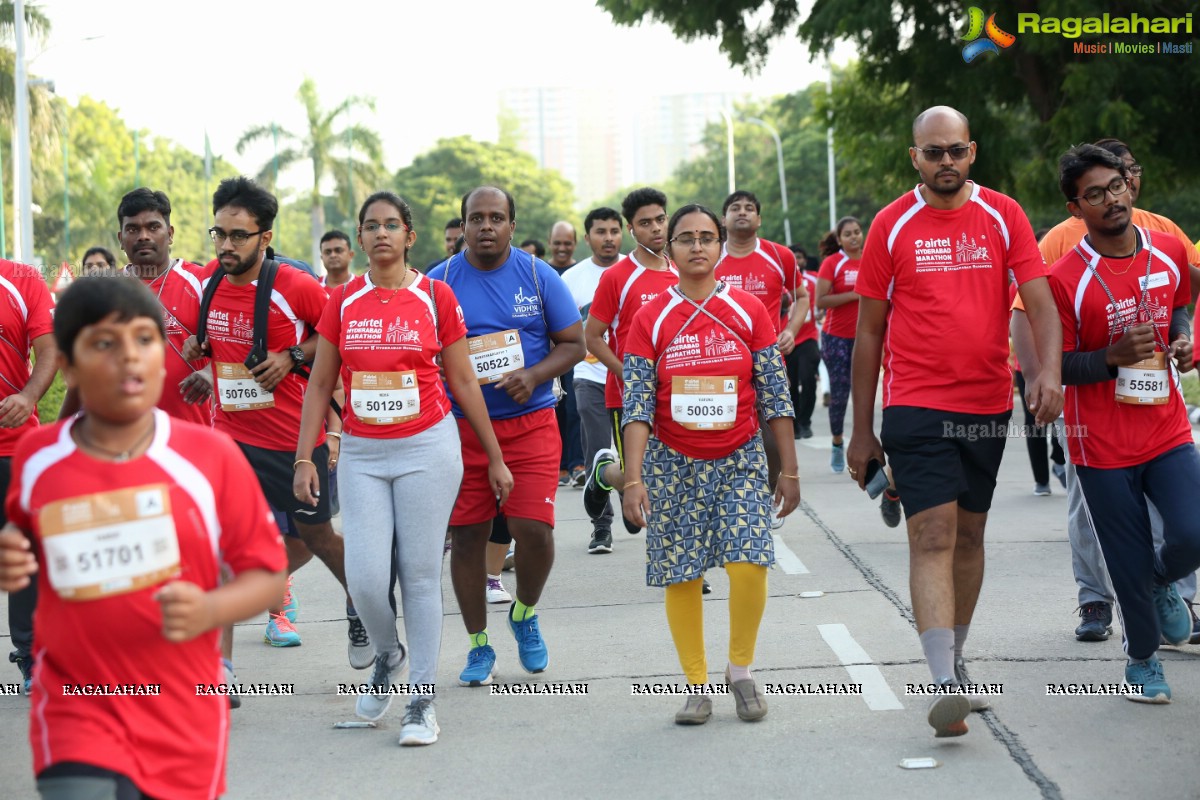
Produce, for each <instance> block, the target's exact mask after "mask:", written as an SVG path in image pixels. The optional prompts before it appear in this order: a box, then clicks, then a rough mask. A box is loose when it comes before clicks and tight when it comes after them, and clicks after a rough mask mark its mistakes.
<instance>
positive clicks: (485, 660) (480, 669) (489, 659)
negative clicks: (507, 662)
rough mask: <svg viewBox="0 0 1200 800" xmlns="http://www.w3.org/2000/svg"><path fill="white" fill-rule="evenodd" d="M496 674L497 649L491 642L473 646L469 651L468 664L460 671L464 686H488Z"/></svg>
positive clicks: (459, 678) (460, 680)
mask: <svg viewBox="0 0 1200 800" xmlns="http://www.w3.org/2000/svg"><path fill="white" fill-rule="evenodd" d="M495 674H496V651H495V650H493V649H492V646H491V645H490V644H483V645H480V646H479V647H472V648H471V650H470V651H469V652H468V653H467V666H466V667H464V668H463V671H462V672H461V673H459V676H458V682H459V684H461V685H463V686H487V685H488V684H489V683H491V682H492V676H493V675H495Z"/></svg>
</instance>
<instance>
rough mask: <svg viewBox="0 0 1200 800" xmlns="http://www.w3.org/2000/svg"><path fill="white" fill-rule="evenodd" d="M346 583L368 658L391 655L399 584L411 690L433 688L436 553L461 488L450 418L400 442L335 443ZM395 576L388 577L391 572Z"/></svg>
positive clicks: (438, 598)
mask: <svg viewBox="0 0 1200 800" xmlns="http://www.w3.org/2000/svg"><path fill="white" fill-rule="evenodd" d="M338 482H339V484H340V488H341V495H342V499H343V501H344V502H343V503H342V527H343V530H344V531H345V533H344V535H345V540H346V581H347V582H348V583H349V589H350V596H351V597H353V598H354V608H355V609H356V610H357V611H358V616H359V617H360V618H361V619H362V622H363V625H365V626H366V628H367V634H368V635H369V636H370V637H371V644H373V645H374V646H375V654H376V656H377V657H379V658H386V657H387V656H388V655H389V654H391V653H394V652H396V650H397V649H398V642H397V639H396V610H395V608H394V607H393V606H392V602H391V600H390V596H391V590H392V581H393V580H394V577H393V576H394V575H398V576H399V578H400V599H401V603H402V604H403V607H404V629H405V632H406V633H407V635H408V648H409V655H410V662H409V663H410V665H411V666H410V673H409V675H410V677H409V682H410V683H411V684H432V683H434V682H435V681H436V677H437V663H438V652H439V651H440V650H441V647H442V547H443V544H444V543H445V541H446V526H447V524H448V523H449V522H450V511H451V509H453V508H454V500H455V498H456V497H457V496H458V486H459V484H460V483H461V482H462V449H461V446H460V444H459V440H458V426H457V425H456V424H455V422H454V418H453V417H451V416H449V415H447V416H446V418H445V419H443V420H442V421H441V422H439V423H437V424H436V425H434V426H433V427H432V428H429V429H428V430H425V431H422V432H421V433H418V434H416V435H415V436H409V437H406V438H403V439H370V438H367V437H363V436H351V435H350V434H349V433H347V434H345V435H344V436H343V437H342V457H341V459H340V460H339V462H338ZM393 570H394V571H393Z"/></svg>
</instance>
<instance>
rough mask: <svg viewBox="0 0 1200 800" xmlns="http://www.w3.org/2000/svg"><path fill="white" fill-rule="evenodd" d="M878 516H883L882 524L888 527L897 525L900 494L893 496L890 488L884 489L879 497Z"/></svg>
mask: <svg viewBox="0 0 1200 800" xmlns="http://www.w3.org/2000/svg"><path fill="white" fill-rule="evenodd" d="M879 516H881V517H883V524H884V525H887V526H888V527H889V528H895V527H896V526H897V525H899V524H900V495H896V496H895V497H893V496H892V493H891V490H889V489H884V490H883V495H882V496H881V497H880V498H879Z"/></svg>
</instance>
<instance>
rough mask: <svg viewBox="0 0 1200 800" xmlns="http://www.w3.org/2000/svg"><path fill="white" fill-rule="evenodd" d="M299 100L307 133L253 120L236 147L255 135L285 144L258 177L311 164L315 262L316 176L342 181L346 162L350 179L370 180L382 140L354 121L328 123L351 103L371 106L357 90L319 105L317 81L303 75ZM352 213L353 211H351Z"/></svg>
mask: <svg viewBox="0 0 1200 800" xmlns="http://www.w3.org/2000/svg"><path fill="white" fill-rule="evenodd" d="M297 96H298V97H299V98H300V102H301V103H303V104H304V112H305V116H306V117H307V119H308V134H307V136H305V137H304V138H300V137H299V136H296V135H295V134H294V133H291V132H289V131H286V130H284V129H283V128H280V127H278V126H276V125H273V124H272V125H257V126H255V127H253V128H250V129H249V130H247V131H246V132H245V133H243V134H242V138H240V139H239V140H238V143H237V151H238V153H239V154H240V153H242V152H244V151H245V149H246V147H248V146H249V145H251V144H253V143H255V142H258V141H261V140H264V139H266V140H275V139H276V138H278V140H281V141H282V142H285V143H286V146H285V148H284V149H283V150H279V151H278V152H277V153H276V155H275V157H274V158H273V159H271V160H270V161H268V162H267V163H266V164H265V165H264V166H263V168H262V169H261V170H259V173H258V180H259V181H260V182H266V181H267V180H268V178H272V179H273V178H274V177H278V172H281V171H283V170H285V169H287V168H288V167H290V166H292V165H293V164H297V163H300V162H304V161H307V162H308V163H309V164H311V166H312V176H313V178H312V192H311V197H310V202H311V205H310V209H311V220H312V263H313V264H314V265H317V264H319V263H320V258H321V247H320V241H321V236H322V234H324V232H325V208H324V206H323V204H322V203H321V188H320V187H321V181H322V180H324V179H325V178H326V177H333V178H334V179H335V180H343V181H344V180H346V175H345V173H346V171H347V166H346V165H349V172H350V173H352V180H358V181H359V182H360V183H363V184H365V185H371V184H372V182H373V181H374V180H375V177H376V175H378V174H379V172H380V170H381V169H382V163H383V145H382V143H381V142H380V140H379V134H378V133H376V132H375V131H373V130H371V129H370V128H367V127H365V126H363V125H360V124H358V123H354V124H346V125H343V127H342V128H341V130H336V131H335V130H334V124H335V123H338V122H342V120H341V119H340V118H341V117H344V116H345V115H347V114H348V113H349V112H350V111H351V110H353V109H355V108H367V109H369V110H371V111H374V110H375V101H374V100H372V99H371V98H367V97H359V96H357V95H355V96H352V97H347V98H346V99H344V100H342V102H340V103H338V104H337V105H336V106H334V107H333V108H332V109H330V110H328V111H326V110H324V109H322V108H321V105H320V103H319V101H318V99H317V86H316V83H314V82H313V80H312V78H305V79H304V82H303V83H302V84H300V91H299V92H298V93H297ZM351 215H353V211H351Z"/></svg>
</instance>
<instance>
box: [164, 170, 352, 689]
mask: <svg viewBox="0 0 1200 800" xmlns="http://www.w3.org/2000/svg"><path fill="white" fill-rule="evenodd" d="M278 208H279V207H278V203H277V202H276V200H275V198H274V196H272V195H271V193H270V192H267V191H266V190H265V189H263V188H262V187H260V186H259V185H258V184H256V183H255V182H254V181H252V180H250V179H248V178H244V177H239V178H229V179H226V180H224V181H221V184H220V185H219V186H218V187H217V191H216V192H215V193H214V194H213V214H214V222H215V225H214V226H213V227H212V228H211V229H210V230H209V234H210V235H211V236H212V240H213V242H214V243H215V244H216V247H217V256H218V261H219V265H220V271H218V272H216V273H215V274H214V275H213V277H212V278H211V279H210V280H215V281H218V282H219V283H218V285H217V286H216V288H215V293H214V294H213V295H212V302H211V305H210V307H209V311H208V317H207V320H206V322H205V324H206V334H207V335H206V338H205V340H204V341H203V342H202V343H201V342H200V341H199V337H198V336H192V337H191V338H189V339H188V346H187V348H185V350H184V355H185V356H195V355H199V354H201V353H203V354H205V355H208V356H210V357H211V359H212V368H213V376H214V384H215V385H216V387H217V397H218V407H217V412H216V428H217V430H220V431H222V432H225V433H228V434H229V435H230V436H231V437H232V438H233V440H234V441H235V442H237V443H238V446H239V447H240V448H241V449H242V452H243V453H244V454H245V456H246V459H247V460H248V461H249V462H250V465H251V466H252V467H253V468H254V471H255V474H257V475H258V479H259V483H260V485H261V486H262V490H263V494H265V495H266V497H267V501H268V502H269V503H270V504H271V505H272V506H273V507H274V508H277V509H279V510H280V511H283V512H285V513H286V514H288V516H290V517H291V519H292V521H293V522H294V523H295V526H296V530H297V531H298V532H299V534H300V538H301V539H302V540H303V541H304V544H305V545H306V546H307V547H308V549H309V550H310V551H312V553H313V555H315V556H316V557H317V558H319V559H321V561H322V562H324V564H325V566H326V567H328V568H329V571H330V572H332V573H333V576H334V577H335V578H337V579H338V582H339V583H341V584H342V586H343V587H345V585H346V575H345V571H344V567H343V561H344V555H343V543H342V537H340V536H338V535H337V533H335V532H334V530H333V525H332V524H330V521H329V520H330V516H331V514H330V507H329V495H330V492H329V471H328V470H329V458H328V447H327V446H326V445H325V437H324V435H323V434H322V435H321V436H320V437H319V440H318V441H317V443H316V449H315V450H314V453H315V455H314V457H313V460H314V461H316V462H318V464H319V465H320V466H319V468H318V473H319V475H320V481H321V497H320V503H319V504H318V505H317V507H316V508H315V509H314V508H312V507H311V506H309V505H307V504H305V503H301V502H299V501H298V500H297V499H296V498H295V497H294V495H293V491H292V473H293V463H292V462H293V461H294V460H295V459H294V457H293V453H294V451H295V444H296V439H297V435H298V434H299V431H300V408H301V403H302V401H303V397H304V388H305V386H306V380H305V378H304V377H302V376H301V374H300V373H299V372H298V371H297V369H298V368H300V367H302V365H303V364H304V363H305V362H307V361H309V360H310V359H311V358H312V355H313V352H314V351H315V349H316V339H317V336H316V334H315V333H313V330H314V328H315V326H316V324H317V322H318V320H320V317H321V312H322V310H323V309H324V307H325V303H326V299H327V298H326V294H325V290H324V289H322V288H321V286H320V285H319V284H318V283H317V282H316V281H315V280H311V279H310V278H309V277H308V276H306V275H304V274H303V273H302V272H300V271H299V270H297V269H294V268H292V267H290V266H287V265H285V264H279V265H278V271H277V273H276V274H275V279H274V284H273V286H272V288H271V301H270V311H269V316H268V320H267V323H266V325H265V328H266V342H265V348H264V349H263V350H261V351H260V350H259V348H260V347H262V345H261V344H259V343H256V342H254V332H255V327H254V320H255V310H254V309H255V299H256V294H257V291H258V278H259V275H260V274H261V273H262V270H263V265H264V264H265V263H267V261H266V259H265V251H266V249H267V246H268V245H269V244H270V241H271V238H272V236H273V232H272V230H271V227H272V225H273V224H274V222H275V215H276V213H277V211H278ZM285 448H286V449H285ZM346 616H347V619H348V622H349V643H348V644H347V653H348V655H349V659H350V665H351V666H352V667H354V668H355V669H366V668H367V667H369V666H371V664H372V663H373V661H374V656H373V651H372V649H371V645H370V642H369V641H368V638H367V634H366V630H365V629H364V628H363V625H362V622H361V621H360V620H359V618H358V615H357V614H356V613H355V611H354V605H353V603H352V602H351V600H350V596H349V594H347V596H346ZM263 639H264V641H266V642H267V643H268V644H274V645H277V646H294V645H298V644H300V637H299V634H297V633H296V629H295V628H294V627H293V626H292V623H291V622H290V621H289V620H288V618H287V615H286V609H282V608H276V609H273V610H272V613H271V615H270V619H269V621H268V622H267V630H266V633H265V635H264V636H263Z"/></svg>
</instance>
